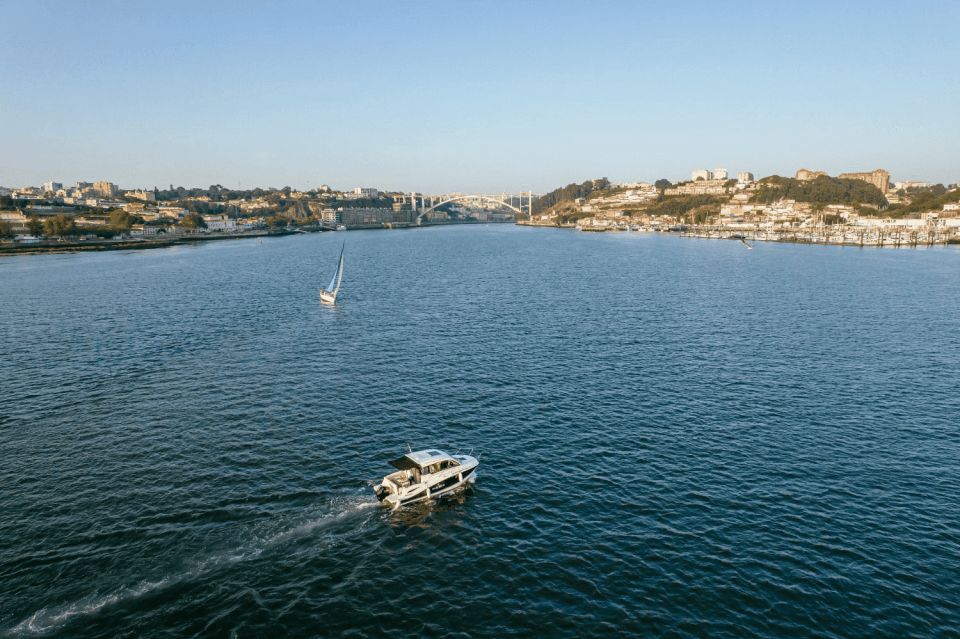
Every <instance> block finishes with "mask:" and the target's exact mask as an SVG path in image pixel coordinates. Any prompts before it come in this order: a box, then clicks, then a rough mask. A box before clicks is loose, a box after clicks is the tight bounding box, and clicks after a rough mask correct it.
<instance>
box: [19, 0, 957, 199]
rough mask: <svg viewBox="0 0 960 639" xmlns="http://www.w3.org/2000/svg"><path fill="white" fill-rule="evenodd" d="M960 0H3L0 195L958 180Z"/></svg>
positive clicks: (439, 190) (950, 181) (433, 190)
mask: <svg viewBox="0 0 960 639" xmlns="http://www.w3.org/2000/svg"><path fill="white" fill-rule="evenodd" d="M958 19H960V5H957V4H955V3H946V2H929V3H924V4H922V5H913V4H908V3H895V2H871V3H865V2H864V3H851V4H845V5H844V6H839V7H838V6H834V5H832V4H830V3H825V2H813V3H805V4H803V5H797V6H794V7H782V6H768V5H765V4H761V3H756V4H751V3H739V4H723V5H717V4H715V3H687V4H685V5H684V6H682V7H674V6H668V5H659V6H652V7H646V6H636V5H634V4H631V3H618V2H599V3H591V4H590V5H589V6H586V7H585V6H582V5H574V4H566V3H562V4H553V3H551V4H547V3H516V4H513V3H499V4H493V5H491V4H490V3H457V4H445V3H437V2H421V3H415V4H413V3H411V4H394V3H369V4H352V5H349V6H345V5H340V4H330V5H325V6H317V5H313V4H306V3H303V4H301V3H283V4H279V5H269V6H268V5H258V6H254V7H247V6H245V7H239V8H238V7H235V6H233V5H231V4H227V3H223V4H218V3H207V4H204V5H203V7H202V8H199V9H198V8H196V7H193V6H192V5H190V4H187V3H164V4H163V5H162V6H159V5H139V6H137V7H136V8H134V9H131V8H129V7H128V6H127V5H126V4H123V3H112V2H100V3H91V4H89V5H74V4H70V3H65V2H63V3H58V2H37V3H26V2H24V3H13V2H7V3H4V4H2V5H0V20H2V21H3V22H4V23H5V24H7V25H13V26H11V27H10V28H8V30H7V33H6V34H5V37H4V39H3V40H2V41H0V73H2V76H3V77H4V78H5V79H6V80H7V83H8V90H6V91H4V92H3V97H0V139H3V140H4V147H5V150H6V153H4V154H3V155H2V156H0V184H3V185H5V186H20V185H25V184H33V185H39V184H40V183H42V182H44V181H46V180H49V179H55V180H57V181H62V182H64V183H73V182H74V181H76V180H89V181H92V180H99V179H106V180H111V181H114V182H116V183H118V184H119V185H120V186H122V187H124V188H137V187H145V188H152V187H154V186H157V187H160V188H166V187H167V186H168V185H170V184H172V185H174V186H185V187H205V186H207V185H210V184H222V185H223V186H225V187H230V188H236V187H237V186H241V187H243V188H252V187H256V186H260V187H270V186H273V187H277V188H280V187H283V186H288V185H289V186H292V187H294V188H299V189H310V188H315V187H317V186H319V185H320V184H329V185H330V186H332V187H334V188H338V189H344V190H345V189H351V188H353V187H355V186H361V185H362V186H372V187H377V188H381V189H384V190H402V191H409V190H416V191H420V192H449V191H463V192H494V191H495V192H499V191H504V190H506V191H514V192H516V191H521V190H529V189H532V190H534V191H538V192H544V191H548V190H550V189H553V188H555V187H557V186H561V185H564V184H567V183H570V182H581V181H583V180H586V179H590V178H597V177H604V176H605V177H608V178H610V179H611V180H613V181H617V182H621V181H641V180H642V181H653V180H656V179H658V178H662V177H665V178H668V179H671V180H677V179H687V178H689V174H690V171H691V170H692V169H696V168H707V169H713V168H715V167H724V168H726V169H728V170H729V171H730V172H731V174H733V175H735V174H736V173H737V172H738V171H751V172H753V173H754V174H756V175H758V176H760V175H771V174H779V175H793V173H794V171H796V169H798V168H800V167H806V168H810V169H820V170H826V171H828V172H829V173H831V174H833V175H835V174H837V173H840V172H844V171H868V170H872V169H875V168H878V167H883V168H885V169H887V170H889V171H890V172H891V175H892V179H893V180H906V179H923V180H930V181H934V182H944V183H952V182H958V181H960V162H958V160H957V156H956V153H955V152H953V149H956V148H958V147H960V120H958V118H957V116H956V104H957V103H958V98H960V90H958V87H957V81H956V79H955V77H956V62H957V60H960V41H958V39H957V38H956V34H955V28H954V27H955V25H956V24H958Z"/></svg>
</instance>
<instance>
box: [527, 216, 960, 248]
mask: <svg viewBox="0 0 960 639" xmlns="http://www.w3.org/2000/svg"><path fill="white" fill-rule="evenodd" d="M517 226H528V227H533V228H547V229H566V230H580V231H582V232H585V233H666V234H670V235H676V236H678V237H684V238H697V239H706V240H740V239H741V237H742V238H744V239H746V240H748V241H750V242H777V243H781V244H815V245H821V246H852V247H856V248H934V247H938V246H939V247H946V246H953V245H960V237H935V238H933V239H931V238H930V237H929V235H924V239H920V238H919V237H917V235H918V234H917V233H916V232H908V231H903V232H900V233H874V234H872V235H870V236H868V235H867V233H865V232H864V231H861V235H860V236H854V237H850V236H849V235H848V234H846V233H845V234H843V235H834V234H830V233H827V234H824V233H823V232H809V231H808V232H806V233H804V232H798V231H755V230H743V229H731V228H728V229H717V228H716V227H701V228H697V227H686V228H684V229H664V230H660V229H639V230H634V229H622V228H609V227H594V228H591V227H583V228H580V229H578V228H577V226H576V225H574V224H563V225H559V224H531V223H529V222H517ZM911 236H912V237H911Z"/></svg>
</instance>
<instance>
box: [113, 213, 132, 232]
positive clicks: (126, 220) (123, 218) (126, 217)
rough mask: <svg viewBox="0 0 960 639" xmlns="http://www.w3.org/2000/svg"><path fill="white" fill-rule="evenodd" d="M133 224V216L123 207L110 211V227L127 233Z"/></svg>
mask: <svg viewBox="0 0 960 639" xmlns="http://www.w3.org/2000/svg"><path fill="white" fill-rule="evenodd" d="M131 226H133V218H132V217H131V216H130V214H129V213H127V212H126V211H124V210H123V209H117V210H115V211H111V212H110V228H112V229H113V230H114V231H116V232H117V233H127V232H129V231H130V227H131Z"/></svg>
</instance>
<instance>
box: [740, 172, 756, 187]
mask: <svg viewBox="0 0 960 639" xmlns="http://www.w3.org/2000/svg"><path fill="white" fill-rule="evenodd" d="M737 182H740V183H742V184H749V183H750V182H753V173H751V172H750V171H740V172H739V173H737Z"/></svg>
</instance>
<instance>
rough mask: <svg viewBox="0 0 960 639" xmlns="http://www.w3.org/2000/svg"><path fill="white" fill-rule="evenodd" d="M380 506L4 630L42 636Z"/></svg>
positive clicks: (329, 518) (325, 519)
mask: <svg viewBox="0 0 960 639" xmlns="http://www.w3.org/2000/svg"><path fill="white" fill-rule="evenodd" d="M375 506H377V502H375V501H362V502H358V503H352V504H349V505H348V506H347V507H345V508H344V509H342V510H340V511H336V512H330V513H326V514H324V515H323V516H321V517H318V518H315V519H310V520H307V521H304V522H302V523H299V524H297V525H296V526H294V527H292V528H288V529H285V530H281V531H280V532H277V533H273V534H271V535H268V536H266V537H263V538H256V539H254V540H253V541H252V542H251V543H250V544H249V545H247V546H244V547H241V548H237V549H234V550H232V551H227V552H220V553H216V554H213V555H209V556H207V557H203V558H201V559H198V560H196V561H194V562H192V566H191V567H190V568H188V569H186V570H183V571H181V572H179V573H176V574H173V575H168V576H166V577H164V578H162V579H158V580H156V581H148V580H144V581H141V582H140V583H138V584H137V585H135V586H123V587H121V588H118V589H117V590H115V591H113V592H111V593H109V594H106V595H101V594H99V593H92V594H90V595H88V596H86V597H83V598H81V599H78V600H77V601H74V602H71V603H69V604H64V605H60V606H52V607H43V608H41V609H39V610H37V611H36V612H35V613H33V614H32V615H30V617H28V618H27V619H24V620H23V621H21V622H20V623H18V624H17V625H16V626H14V627H12V628H10V629H9V630H7V631H6V632H4V633H3V635H4V636H9V637H23V636H29V635H41V634H46V633H48V632H51V631H53V630H56V629H58V628H61V627H63V626H64V625H66V624H67V623H69V622H70V621H71V620H73V619H74V618H76V617H83V616H87V615H93V614H96V613H98V612H99V611H101V610H103V609H104V608H107V607H109V606H113V605H115V604H118V603H121V602H126V601H132V600H134V599H139V598H140V597H143V596H144V595H147V594H150V593H152V592H157V591H160V590H162V589H164V588H169V587H170V586H172V585H174V584H178V583H182V582H189V581H191V580H193V579H196V578H198V577H200V576H202V575H205V574H207V573H210V572H213V571H214V570H217V569H218V568H221V567H224V566H227V565H231V564H235V563H238V562H242V561H249V560H251V559H256V558H257V557H259V556H260V555H262V554H263V553H264V552H266V551H268V550H269V549H270V548H272V547H275V546H278V545H280V544H283V543H286V542H289V541H292V540H295V539H300V538H303V537H307V536H309V535H310V534H312V533H314V532H316V531H317V530H320V529H323V528H326V527H328V526H330V525H332V524H335V523H336V522H338V521H341V520H343V519H346V518H347V517H349V516H351V515H353V514H356V513H358V512H360V511H363V510H366V509H368V508H372V507H375Z"/></svg>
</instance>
